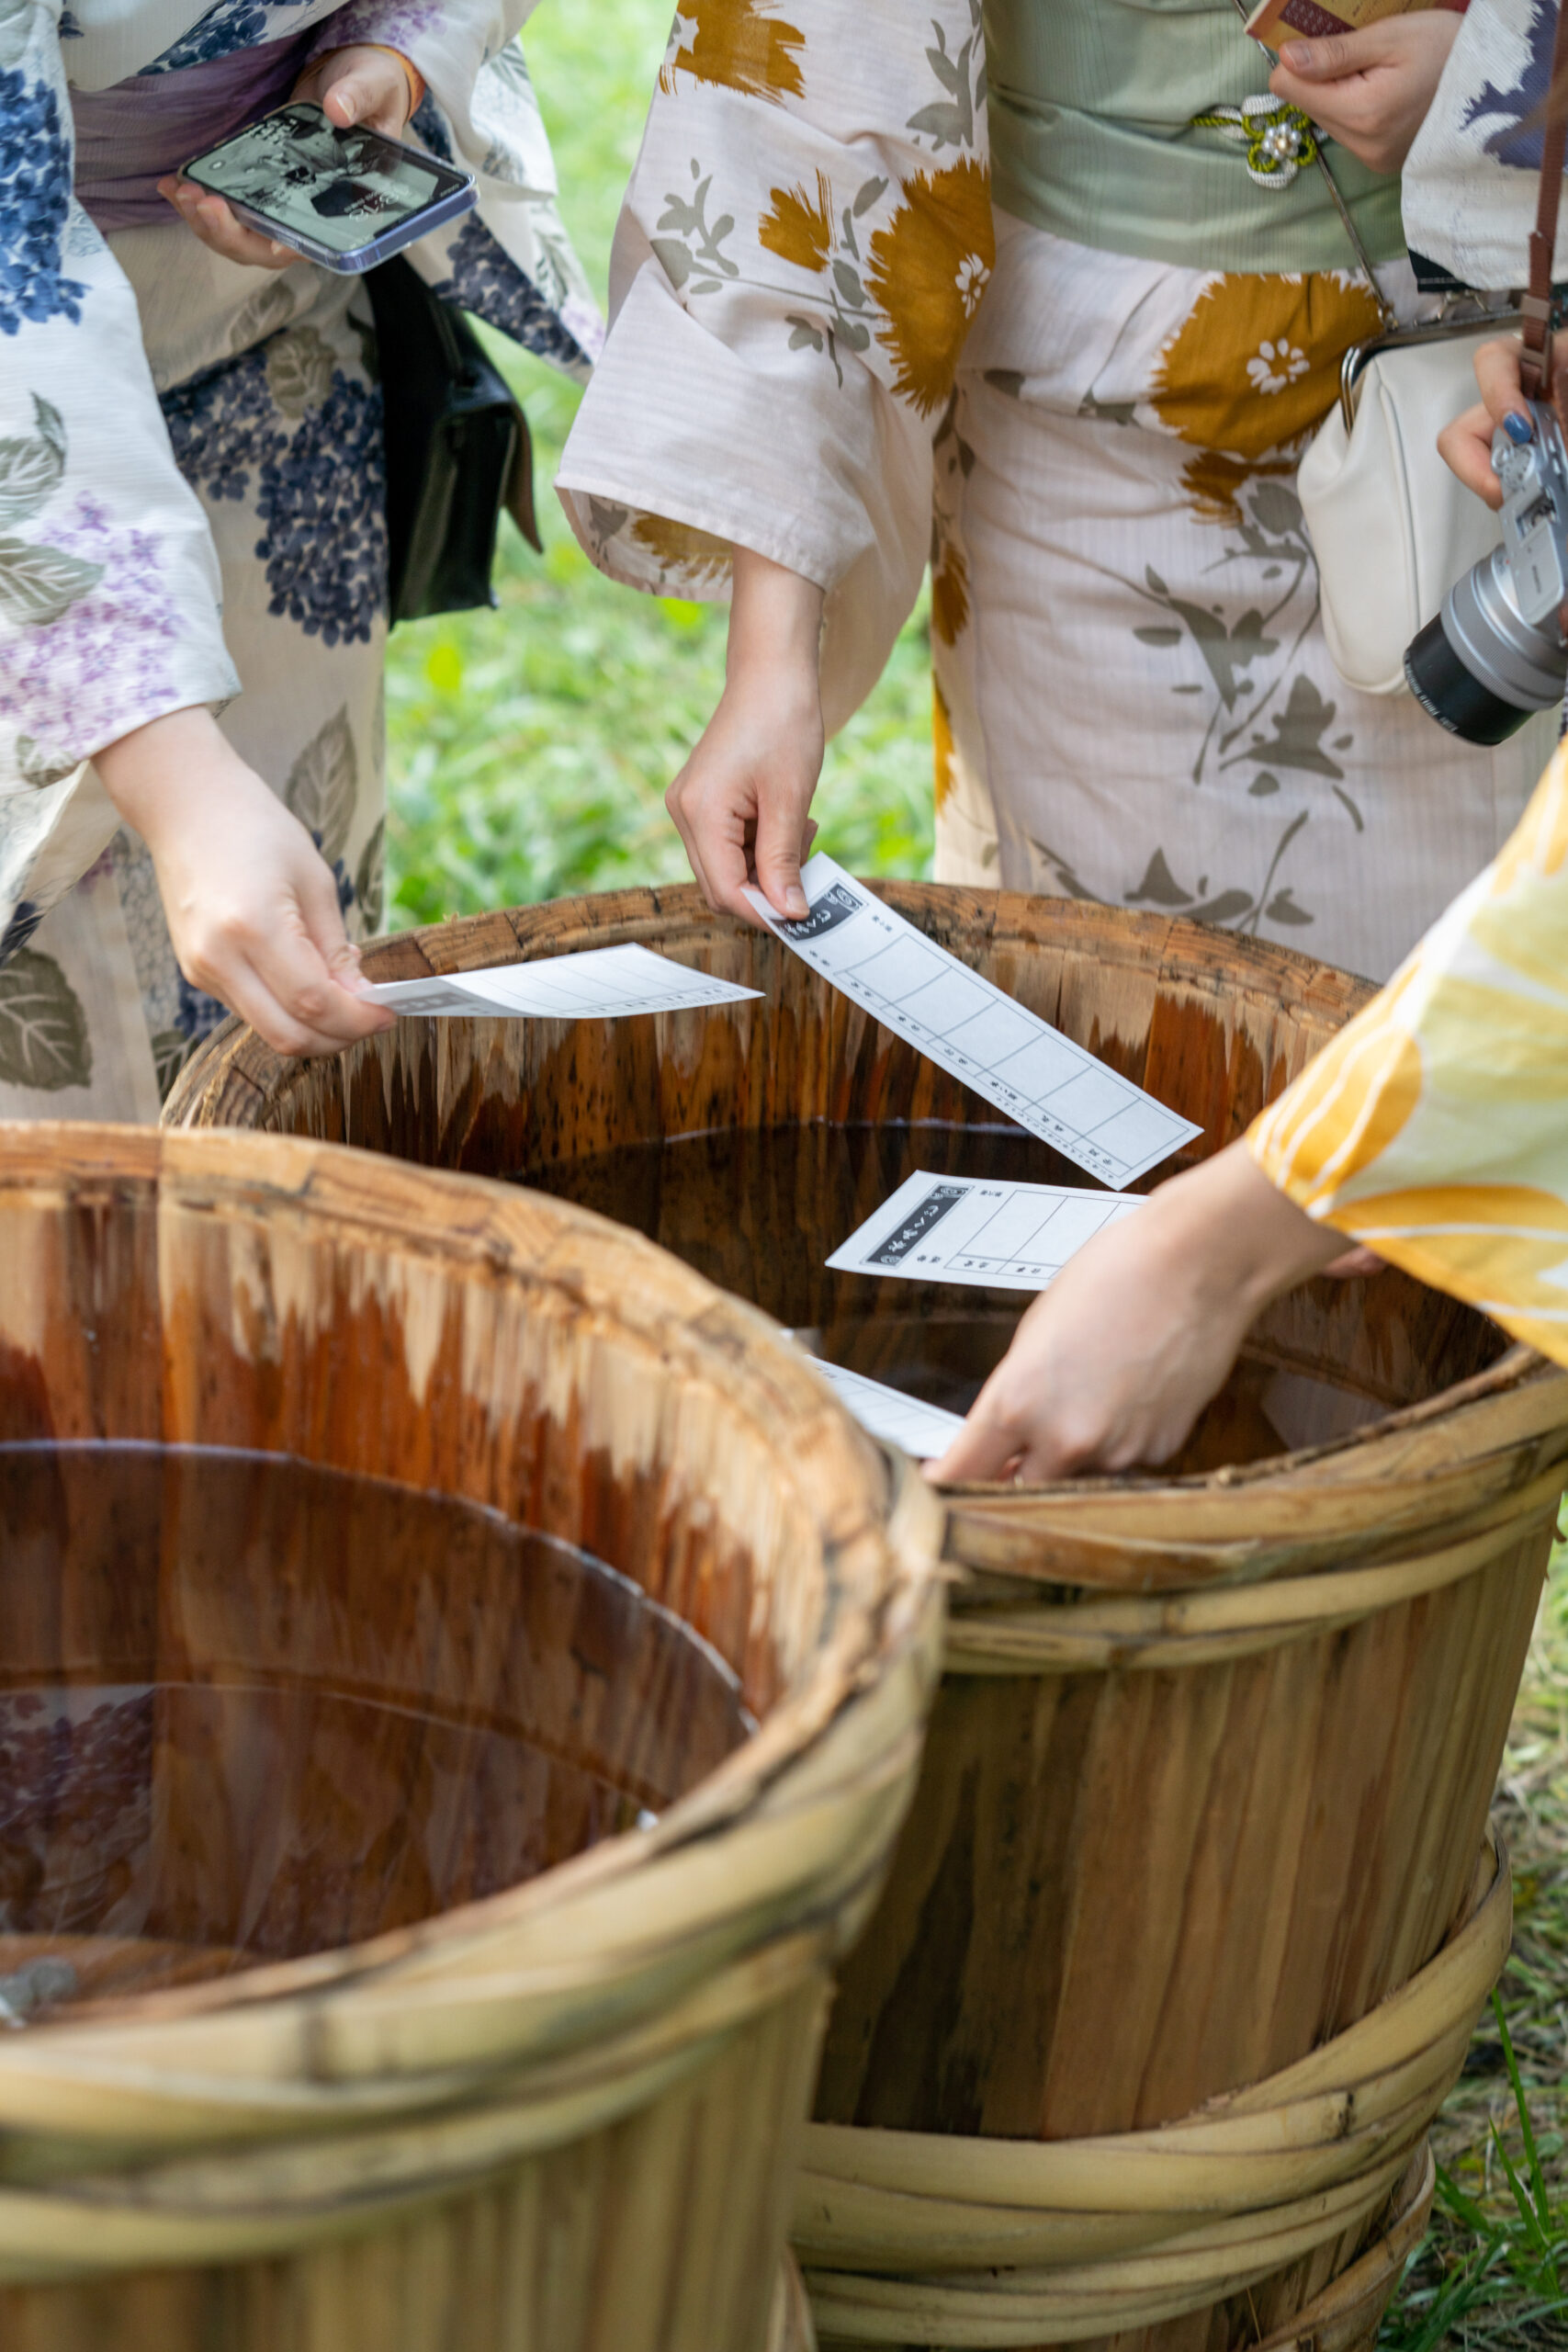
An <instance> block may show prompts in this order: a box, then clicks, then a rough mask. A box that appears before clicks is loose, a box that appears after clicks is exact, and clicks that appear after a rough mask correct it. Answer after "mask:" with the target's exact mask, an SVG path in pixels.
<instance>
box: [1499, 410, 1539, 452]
mask: <svg viewBox="0 0 1568 2352" xmlns="http://www.w3.org/2000/svg"><path fill="white" fill-rule="evenodd" d="M1503 430H1504V432H1505V433H1506V435H1507V436H1508V438H1509V440H1510V441H1512V442H1514V443H1515V444H1516V445H1517V447H1519V448H1521V449H1522V448H1523V447H1524V445H1525V443H1526V442H1527V441H1533V440H1534V439H1535V426H1534V425H1533V424H1531V422H1530V420H1529V417H1528V416H1525V415H1524V414H1522V413H1521V412H1520V411H1519V410H1518V409H1517V408H1511V409H1510V410H1509V411H1508V413H1507V415H1506V417H1505V418H1504V419H1503Z"/></svg>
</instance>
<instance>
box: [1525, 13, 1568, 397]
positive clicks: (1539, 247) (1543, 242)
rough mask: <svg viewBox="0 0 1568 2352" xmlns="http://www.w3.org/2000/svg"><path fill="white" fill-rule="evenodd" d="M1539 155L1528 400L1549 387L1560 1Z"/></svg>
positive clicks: (1565, 92) (1559, 153)
mask: <svg viewBox="0 0 1568 2352" xmlns="http://www.w3.org/2000/svg"><path fill="white" fill-rule="evenodd" d="M1544 111H1545V118H1546V119H1545V127H1544V133H1543V137H1542V141H1541V153H1540V200H1539V202H1538V204H1537V206H1536V215H1535V227H1534V229H1533V230H1532V231H1531V232H1530V246H1529V252H1530V282H1529V293H1528V294H1527V295H1526V296H1525V298H1524V300H1523V302H1522V303H1521V304H1520V306H1519V307H1520V310H1521V311H1522V312H1523V314H1524V346H1525V347H1524V350H1523V352H1522V354H1521V355H1520V359H1519V377H1520V380H1521V382H1522V384H1523V387H1524V391H1525V395H1526V398H1527V399H1529V400H1541V401H1544V400H1550V399H1551V394H1552V390H1553V385H1552V375H1553V368H1552V360H1553V353H1552V348H1551V344H1552V336H1551V263H1552V254H1553V252H1554V250H1555V247H1556V244H1557V216H1558V213H1559V211H1560V210H1561V209H1562V166H1563V161H1564V153H1565V150H1568V0H1559V6H1558V10H1557V33H1556V37H1555V39H1554V40H1553V41H1552V44H1551V80H1550V81H1549V82H1548V84H1547V89H1546V105H1545V109H1544Z"/></svg>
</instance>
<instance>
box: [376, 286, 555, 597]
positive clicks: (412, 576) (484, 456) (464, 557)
mask: <svg viewBox="0 0 1568 2352" xmlns="http://www.w3.org/2000/svg"><path fill="white" fill-rule="evenodd" d="M365 282H366V286H367V289H368V291H369V296H370V306H371V309H372V311H373V312H374V313H375V320H376V344H377V351H378V362H379V367H380V373H381V398H382V402H383V413H384V422H385V432H386V448H387V554H388V572H389V580H388V586H389V598H390V608H391V616H392V618H393V620H394V621H416V620H423V619H424V618H425V617H426V616H428V615H429V614H431V613H460V612H466V611H468V609H469V608H470V607H471V606H473V605H493V604H494V603H495V591H494V589H493V588H492V587H491V571H492V570H493V568H494V565H495V536H496V531H497V528H498V526H499V525H500V521H501V515H502V508H503V507H504V508H505V510H506V512H507V513H508V514H509V515H511V516H512V519H513V522H514V523H515V524H516V526H517V527H518V529H519V530H520V531H521V532H522V534H523V536H524V537H525V539H526V540H527V541H528V544H529V546H530V547H532V548H537V549H538V550H539V552H540V553H541V554H542V553H543V548H542V547H541V546H540V540H539V529H538V523H537V520H536V515H535V510H534V449H533V443H532V441H531V439H530V436H529V433H528V421H527V419H526V417H525V415H524V413H523V411H522V409H521V408H520V407H519V405H518V403H517V401H515V399H514V398H513V394H512V392H511V390H510V389H509V388H508V386H507V383H506V379H505V378H504V377H503V376H502V374H501V372H500V370H499V369H498V368H495V367H493V366H492V365H491V361H490V360H489V359H488V358H487V357H486V356H485V352H484V346H483V345H481V343H480V342H479V337H478V336H477V335H476V334H475V333H474V331H473V329H472V328H471V327H470V326H469V324H468V321H467V320H466V319H465V318H464V316H463V314H462V312H461V311H458V310H457V309H456V308H455V307H454V305H453V304H451V303H450V302H443V301H442V300H440V298H439V297H438V296H437V295H435V294H433V293H432V292H431V290H430V288H429V287H428V286H427V285H426V284H425V282H424V280H423V277H421V276H420V275H419V272H418V271H417V270H416V269H415V268H413V266H412V264H410V263H409V262H407V261H404V260H403V259H402V258H401V256H398V257H396V258H394V259H393V260H391V261H386V262H383V263H382V264H381V266H380V267H379V268H378V269H373V270H371V271H370V272H369V273H368V274H367V277H366V281H365Z"/></svg>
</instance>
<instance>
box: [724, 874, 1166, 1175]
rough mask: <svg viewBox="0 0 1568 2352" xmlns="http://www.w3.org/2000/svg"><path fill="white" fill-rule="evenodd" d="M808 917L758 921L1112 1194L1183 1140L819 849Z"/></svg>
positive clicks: (808, 880) (1140, 1100)
mask: <svg viewBox="0 0 1568 2352" xmlns="http://www.w3.org/2000/svg"><path fill="white" fill-rule="evenodd" d="M800 878H801V880H802V882H803V883H804V884H805V886H806V897H807V904H808V905H809V907H810V909H811V912H810V914H809V915H808V916H806V917H804V918H802V919H801V920H799V921H797V922H784V921H782V920H781V919H780V918H779V917H778V916H777V915H775V914H774V913H773V910H772V909H771V908H770V907H769V905H768V903H767V901H766V899H764V898H763V897H762V895H761V891H759V890H749V891H748V892H747V896H748V898H749V899H750V901H751V904H752V905H753V906H754V907H755V908H756V910H757V912H758V913H759V914H760V915H761V917H762V918H763V920H764V921H765V922H767V923H768V925H769V927H770V929H772V930H773V931H774V932H776V933H777V934H778V936H779V937H780V938H781V939H782V940H784V942H785V943H786V944H788V945H789V946H790V947H792V948H793V949H794V950H795V954H796V955H797V956H800V957H801V958H802V960H803V961H804V962H806V963H807V964H809V965H810V967H811V968H812V970H813V971H814V972H819V973H820V974H821V976H822V978H824V979H825V980H828V981H830V982H831V984H832V986H833V987H834V988H836V989H842V990H843V993H844V994H845V995H846V996H847V997H850V998H851V999H852V1001H854V1002H855V1003H856V1004H858V1005H859V1006H861V1008H862V1009H863V1011H864V1012H869V1013H871V1014H873V1015H874V1018H875V1019H876V1020H878V1021H880V1022H881V1023H882V1024H883V1027H884V1028H886V1029H891V1030H892V1031H893V1032H894V1034H895V1035H897V1036H899V1037H903V1038H904V1039H906V1040H907V1041H908V1044H910V1045H911V1046H916V1047H918V1049H919V1051H920V1052H921V1053H922V1054H924V1055H925V1056H926V1057H928V1059H930V1060H931V1061H933V1062H935V1063H936V1064H937V1065H938V1066H939V1068H941V1069H945V1070H950V1071H951V1072H952V1074H953V1077H954V1078H960V1079H962V1080H964V1084H965V1086H970V1087H973V1088H974V1090H975V1092H976V1094H980V1095H983V1096H984V1097H985V1099H986V1101H987V1103H995V1104H996V1106H997V1108H998V1111H1005V1112H1006V1113H1007V1114H1008V1116H1009V1117H1010V1118H1011V1119H1016V1120H1017V1122H1018V1124H1019V1125H1020V1126H1021V1127H1027V1128H1028V1130H1029V1132H1030V1134H1031V1135H1032V1136H1039V1137H1040V1139H1041V1141H1042V1142H1043V1143H1048V1144H1052V1145H1054V1146H1055V1148H1056V1149H1057V1150H1058V1151H1059V1152H1061V1153H1063V1154H1064V1155H1065V1156H1066V1158H1067V1159H1074V1160H1077V1164H1078V1166H1079V1167H1080V1168H1084V1169H1087V1170H1088V1171H1089V1174H1090V1175H1091V1176H1098V1177H1099V1178H1100V1182H1101V1183H1104V1184H1110V1185H1111V1186H1112V1187H1113V1188H1114V1189H1115V1190H1116V1191H1117V1192H1120V1191H1121V1190H1122V1187H1123V1186H1124V1185H1127V1184H1130V1183H1132V1182H1133V1181H1134V1178H1135V1177H1138V1176H1142V1175H1144V1174H1145V1171H1146V1170H1149V1169H1151V1168H1157V1167H1158V1165H1159V1163H1160V1161H1161V1160H1162V1159H1169V1157H1170V1155H1171V1153H1172V1152H1173V1151H1176V1150H1178V1149H1179V1148H1180V1146H1181V1145H1182V1144H1184V1143H1186V1142H1187V1141H1188V1140H1189V1139H1190V1137H1191V1136H1197V1135H1201V1133H1202V1129H1201V1127H1195V1126H1194V1125H1193V1124H1192V1122H1191V1120H1190V1119H1183V1118H1182V1117H1180V1116H1179V1114H1178V1113H1177V1112H1175V1111H1171V1110H1168V1109H1167V1107H1166V1105H1165V1104H1164V1103H1156V1101H1155V1099H1154V1096H1153V1095H1152V1094H1145V1092H1144V1091H1143V1089H1142V1088H1141V1087H1138V1086H1134V1084H1133V1081H1132V1080H1131V1079H1128V1078H1122V1077H1120V1076H1118V1074H1117V1072H1116V1071H1115V1070H1113V1069H1107V1068H1106V1067H1105V1064H1104V1063H1103V1062H1099V1061H1096V1059H1095V1057H1094V1056H1093V1055H1092V1054H1089V1053H1086V1052H1085V1051H1084V1049H1083V1047H1082V1046H1075V1045H1074V1044H1073V1043H1072V1041H1071V1039H1070V1038H1067V1037H1064V1036H1063V1035H1062V1034H1061V1031H1060V1030H1058V1029H1053V1028H1052V1027H1051V1025H1050V1023H1049V1022H1045V1021H1042V1020H1041V1018H1040V1016H1039V1014H1038V1013H1035V1012H1026V1011H1025V1010H1024V1008H1023V1006H1022V1005H1021V1004H1019V1003H1016V1002H1015V1001H1014V1000H1013V999H1012V998H1011V997H1010V996H1007V995H1005V994H1004V993H1003V991H1002V990H1001V989H998V988H997V987H995V986H994V985H993V984H992V982H991V981H989V980H987V979H982V978H981V977H980V975H979V973H978V972H972V971H971V970H970V969H969V967H968V966H967V964H961V963H960V962H959V960H958V958H957V956H950V955H949V954H948V952H947V950H946V948H945V947H939V946H938V945H937V944H936V942H935V940H934V939H928V938H927V937H926V936H925V933H923V932H919V931H917V930H916V929H915V926H914V924H913V923H911V922H905V920H904V918H903V916H902V915H897V914H895V913H894V912H893V910H892V909H891V908H890V907H885V906H884V905H883V904H882V902H881V900H880V899H874V898H873V896H872V894H871V892H870V891H869V890H867V889H865V888H863V886H862V885H861V884H860V883H859V882H857V881H855V880H854V878H853V877H852V876H851V875H848V874H846V873H845V872H844V870H843V868H842V866H840V865H834V863H833V860H832V859H831V858H830V857H826V856H824V855H823V854H822V853H821V852H820V851H818V854H817V855H816V856H815V857H813V858H811V859H809V860H808V861H807V865H805V867H804V868H803V869H802V872H801V877H800Z"/></svg>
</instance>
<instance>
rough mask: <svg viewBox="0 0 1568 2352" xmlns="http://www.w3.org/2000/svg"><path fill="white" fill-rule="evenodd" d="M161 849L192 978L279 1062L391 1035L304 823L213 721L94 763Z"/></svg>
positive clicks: (194, 715)
mask: <svg viewBox="0 0 1568 2352" xmlns="http://www.w3.org/2000/svg"><path fill="white" fill-rule="evenodd" d="M96 767H97V770H98V774H99V775H100V777H101V778H102V780H103V785H104V789H105V790H106V791H107V794H108V796H109V798H110V799H111V800H112V801H113V802H114V804H115V807H116V808H117V809H118V810H119V813H120V815H121V816H122V817H123V818H124V819H125V820H126V822H127V823H128V824H129V825H131V826H133V827H134V828H135V830H136V831H138V832H139V833H140V834H141V837H142V839H143V841H144V842H146V843H147V846H148V848H149V849H150V850H151V852H152V864H153V866H154V868H155V870H156V872H157V876H158V888H159V892H160V895H161V896H162V899H163V901H164V914H165V915H166V917H167V919H168V924H169V932H170V935H171V937H172V939H173V941H174V945H175V955H176V956H177V957H178V959H179V966H180V969H181V971H182V972H183V973H184V974H185V976H186V979H187V980H189V981H190V982H191V984H192V986H193V987H195V988H198V989H205V990H206V991H207V993H208V994H209V996H215V997H217V998H219V999H220V1001H222V1002H223V1003H224V1004H226V1005H228V1006H229V1007H230V1008H231V1011H233V1012H237V1013H239V1015H240V1016H241V1018H242V1019H243V1020H245V1021H248V1022H249V1023H250V1024H251V1026H252V1027H253V1028H254V1029H256V1030H259V1031H260V1033H261V1035H263V1036H264V1037H265V1039H266V1042H267V1044H268V1045H269V1046H272V1047H273V1048H274V1049H275V1050H276V1052H278V1053H280V1054H333V1053H338V1052H341V1050H342V1049H343V1047H344V1046H347V1045H352V1044H353V1043H354V1041H355V1038H358V1037H367V1036H369V1035H371V1034H372V1033H373V1032H374V1031H376V1030H378V1029H389V1028H390V1027H391V1025H392V1023H393V1020H394V1019H395V1017H396V1016H395V1015H394V1014H392V1013H390V1012H386V1011H385V1010H383V1008H382V1007H381V1006H379V1005H377V1004H371V1003H367V1001H365V999H364V996H363V994H362V993H361V992H362V990H363V989H364V988H365V986H366V983H365V981H364V980H363V979H362V978H361V977H360V972H359V950H358V949H357V948H356V947H355V946H353V945H352V944H351V943H350V941H349V939H348V936H347V934H346V933H345V932H344V925H343V912H342V910H341V908H340V907H339V904H338V893H337V884H336V882H335V881H334V880H333V875H332V871H331V869H330V868H329V867H328V865H326V864H325V862H324V860H323V859H322V858H321V854H320V853H319V851H318V850H317V848H316V846H315V844H314V842H312V841H311V839H310V834H309V833H308V832H307V831H305V828H304V827H303V825H301V824H300V822H299V819H298V818H297V817H294V816H291V815H290V814H289V812H288V809H285V808H284V806H283V804H282V802H281V801H280V800H278V799H276V797H275V796H274V795H273V794H272V793H271V792H269V791H268V789H267V787H266V786H265V784H264V783H263V782H262V779H261V777H260V776H258V775H255V774H254V771H253V770H252V769H250V768H248V767H247V766H246V765H245V763H244V761H243V760H242V759H241V758H240V756H239V753H238V752H235V751H234V750H233V748H232V746H231V744H230V743H229V742H228V741H227V740H226V739H225V737H224V736H223V735H222V734H221V733H220V730H219V727H218V723H217V721H216V720H215V719H214V718H212V716H211V714H210V712H209V711H206V710H200V709H190V710H175V711H171V712H169V713H168V714H167V716H166V717H164V718H155V719H153V720H152V721H151V722H150V723H149V724H148V725H147V726H145V727H139V728H136V729H134V730H133V731H132V732H131V733H130V734H129V735H124V736H122V737H121V738H120V740H119V741H118V743H111V744H109V745H108V746H107V748H106V749H105V750H103V751H101V752H98V753H97V754H96Z"/></svg>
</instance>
